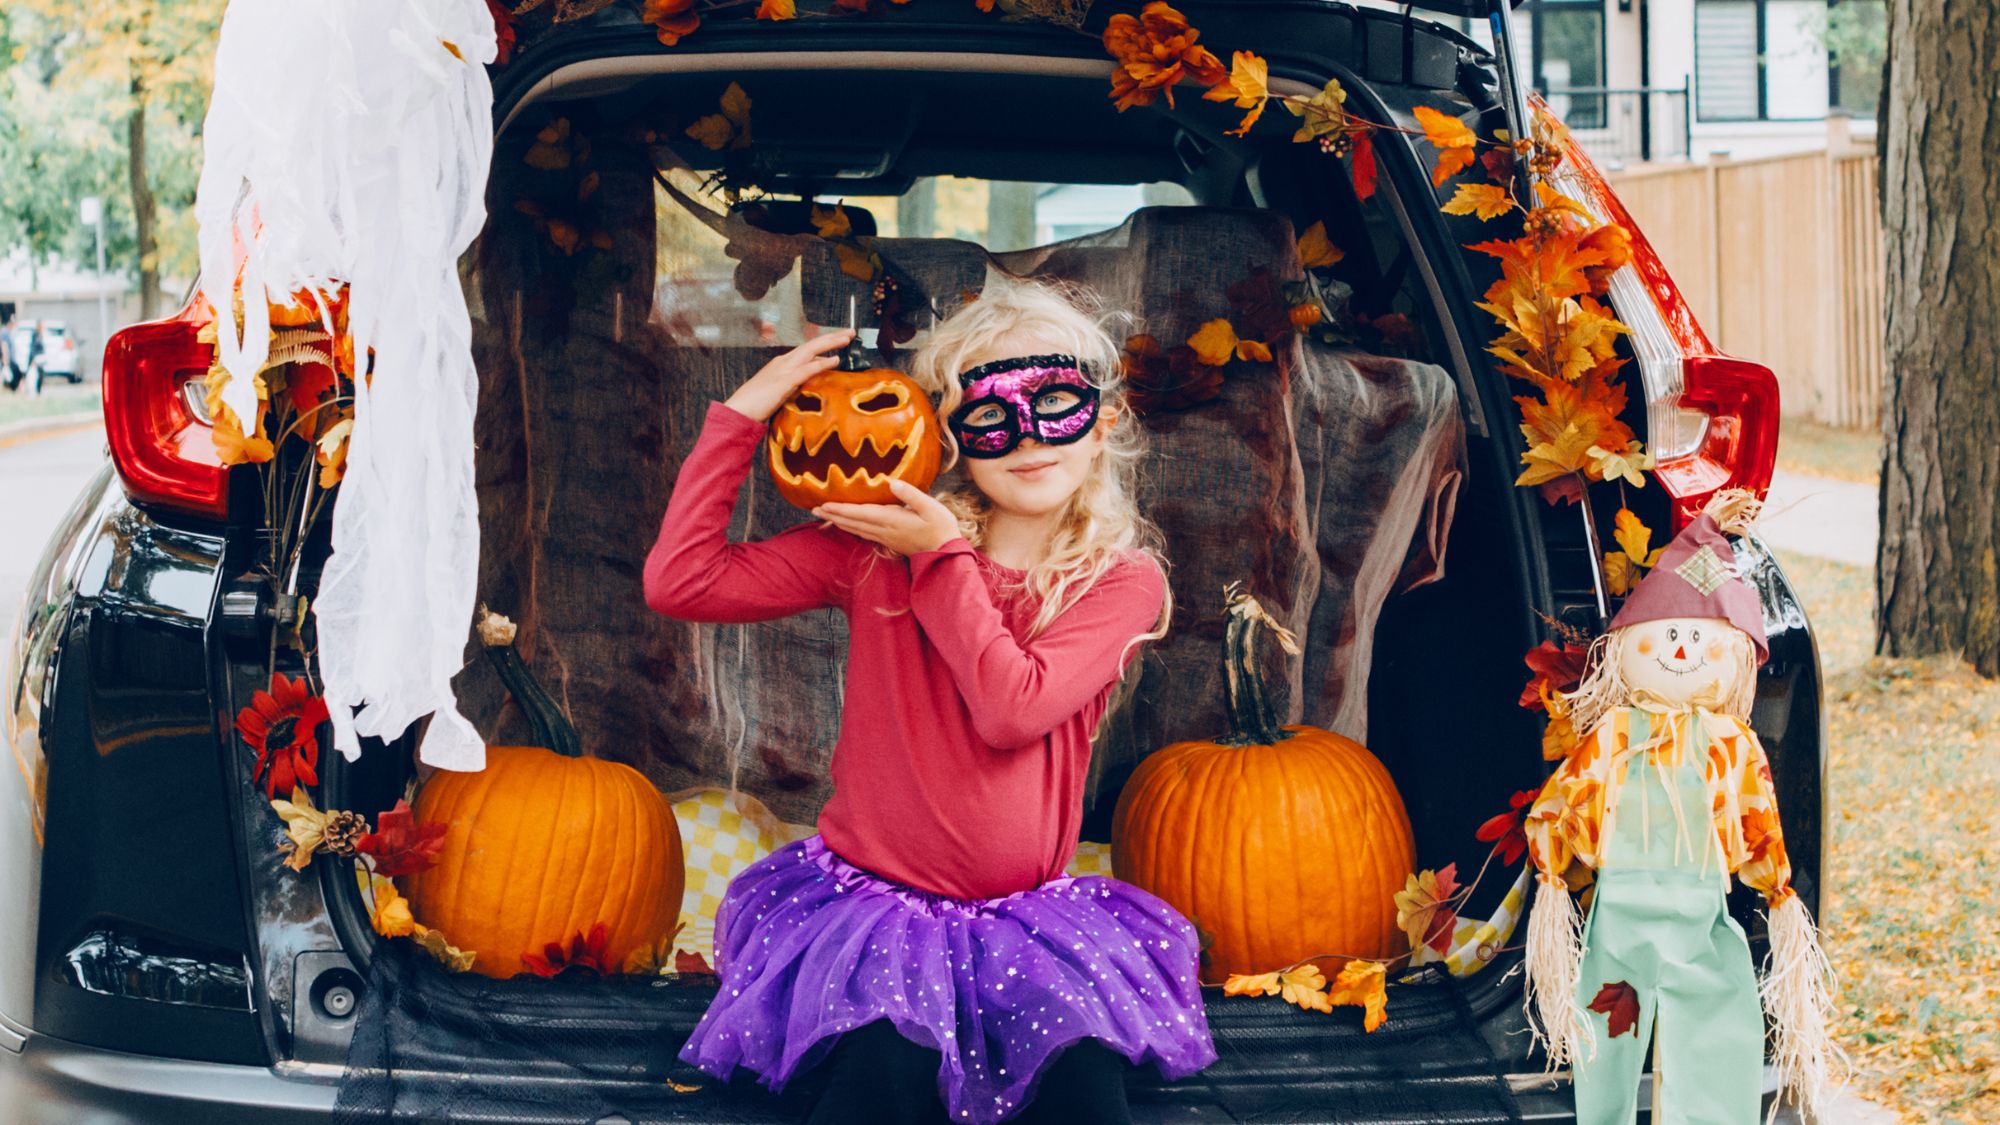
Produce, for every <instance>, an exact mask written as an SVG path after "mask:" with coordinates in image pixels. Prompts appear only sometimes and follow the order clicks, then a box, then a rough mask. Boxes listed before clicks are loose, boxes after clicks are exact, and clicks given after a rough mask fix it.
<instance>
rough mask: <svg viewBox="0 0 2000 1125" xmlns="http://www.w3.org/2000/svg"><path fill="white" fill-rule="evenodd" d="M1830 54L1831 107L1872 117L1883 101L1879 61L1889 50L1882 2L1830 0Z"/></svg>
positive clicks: (1828, 18) (1828, 44)
mask: <svg viewBox="0 0 2000 1125" xmlns="http://www.w3.org/2000/svg"><path fill="white" fill-rule="evenodd" d="M1826 46H1827V51H1828V53H1829V54H1831V55H1832V65H1833V104H1834V105H1836V106H1838V107H1840V108H1841V109H1844V110H1846V111H1847V112H1848V113H1850V114H1852V115H1854V116H1856V117H1874V116H1875V107H1876V104H1877V103H1878V102H1880V101H1881V100H1882V62H1883V60H1884V58H1886V57H1887V54H1888V50H1889V16H1888V12H1887V10H1886V5H1885V4H1884V2H1883V0H1833V7H1832V8H1831V9H1830V10H1829V11H1828V12H1827V17H1826Z"/></svg>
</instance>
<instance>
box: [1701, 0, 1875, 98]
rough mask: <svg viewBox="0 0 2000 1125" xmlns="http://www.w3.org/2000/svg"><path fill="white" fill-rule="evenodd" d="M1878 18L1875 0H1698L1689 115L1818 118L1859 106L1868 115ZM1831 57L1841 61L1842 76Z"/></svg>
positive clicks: (1872, 89)
mask: <svg viewBox="0 0 2000 1125" xmlns="http://www.w3.org/2000/svg"><path fill="white" fill-rule="evenodd" d="M1863 9H1872V11H1864V10H1863ZM1882 19H1883V16H1882V2H1881V0H1698V2H1697V3H1696V4H1695V19H1694V69H1695V75H1694V83H1695V112H1696V115H1697V116H1698V117H1699V118H1700V119H1701V120H1702V121H1804V120H1812V119H1816V118H1821V117H1825V116H1826V113H1827V110H1828V108H1829V107H1831V106H1833V105H1840V106H1842V107H1843V108H1846V109H1848V110H1849V112H1856V109H1855V107H1856V105H1857V104H1861V103H1865V104H1866V111H1867V112H1872V111H1873V108H1874V100H1875V97H1876V95H1877V94H1878V93H1879V90H1878V87H1879V86H1880V84H1881V66H1882V61H1881V54H1880V51H1881V43H1882V34H1881V28H1882ZM1871 44H1872V45H1873V46H1874V52H1875V53H1874V55H1873V58H1872V60H1871V59H1870V58H1869V57H1868V48H1869V46H1870V45H1871ZM1835 59H1847V60H1848V65H1847V66H1846V67H1845V68H1844V70H1845V71H1846V73H1845V74H1844V75H1843V74H1842V73H1841V72H1840V71H1839V70H1836V68H1835V67H1834V66H1833V61H1834V60H1835ZM1871 61H1872V65H1870V63H1871Z"/></svg>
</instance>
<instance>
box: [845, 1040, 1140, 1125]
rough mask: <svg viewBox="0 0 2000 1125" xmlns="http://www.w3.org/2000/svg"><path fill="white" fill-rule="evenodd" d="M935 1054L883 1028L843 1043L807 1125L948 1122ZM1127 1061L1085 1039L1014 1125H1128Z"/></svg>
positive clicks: (1051, 1070)
mask: <svg viewBox="0 0 2000 1125" xmlns="http://www.w3.org/2000/svg"><path fill="white" fill-rule="evenodd" d="M941 1062H942V1060H941V1059H940V1057H939V1055H938V1053H937V1052H936V1051H933V1050H931V1049H930V1048H928V1047H920V1046H918V1045H917V1044H915V1043H912V1042H910V1041H909V1040H908V1039H905V1038H903V1037H902V1036H901V1035H898V1034H897V1033H896V1029H895V1028H894V1027H892V1026H891V1025H890V1024H889V1023H888V1022H887V1021H886V1020H885V1021H878V1022H876V1023H871V1024H868V1025H867V1026H865V1027H859V1028H856V1029H855V1030H853V1031H850V1032H848V1033H847V1034H845V1035H843V1036H841V1037H840V1039H839V1041H838V1042H836V1043H835V1044H834V1045H833V1050H832V1051H831V1052H829V1053H828V1054H827V1057H826V1061H825V1062H823V1063H821V1064H820V1065H821V1067H822V1068H823V1069H824V1070H825V1072H826V1078H827V1082H826V1092H825V1093H823V1094H821V1095H820V1099H819V1102H818V1103H817V1104H815V1105H814V1106H813V1109H812V1112H811V1113H809V1114H807V1115H806V1125H849V1123H855V1122H865V1123H868V1125H932V1123H933V1122H941V1121H944V1120H945V1113H944V1105H943V1103H941V1102H940V1101H939V1100H938V1095H937V1078H938V1067H939V1065H940V1064H941ZM1125 1068H1126V1063H1125V1059H1124V1057H1123V1056H1121V1055H1119V1054H1118V1053H1117V1052H1115V1051H1113V1050H1111V1049H1110V1048H1109V1047H1106V1046H1105V1045H1104V1044H1102V1043H1099V1042H1098V1041H1097V1040H1095V1039H1085V1040H1083V1041H1082V1042H1080V1043H1078V1044H1077V1045H1075V1046H1074V1047H1071V1048H1070V1049H1069V1050H1067V1051H1064V1052H1063V1053H1062V1054H1060V1055H1057V1056H1056V1058H1055V1061H1054V1062H1051V1063H1050V1064H1049V1067H1048V1069H1047V1070H1045V1071H1043V1072H1042V1080H1041V1082H1040V1084H1039V1085H1038V1086H1037V1087H1036V1090H1035V1100H1034V1101H1033V1102H1031V1103H1029V1105H1028V1107H1027V1108H1026V1109H1024V1110H1022V1111H1021V1112H1020V1113H1019V1114H1018V1115H1016V1116H1015V1117H1012V1118H1010V1119H1009V1120H1010V1121H1012V1122H1021V1123H1023V1125H1130V1122H1131V1120H1132V1111H1131V1110H1130V1108H1128V1107H1127V1106H1126V1104H1125Z"/></svg>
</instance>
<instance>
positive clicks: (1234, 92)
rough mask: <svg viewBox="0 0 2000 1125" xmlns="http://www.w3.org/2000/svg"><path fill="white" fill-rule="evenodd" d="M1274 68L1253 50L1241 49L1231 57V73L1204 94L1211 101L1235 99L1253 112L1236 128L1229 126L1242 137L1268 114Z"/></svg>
mask: <svg viewBox="0 0 2000 1125" xmlns="http://www.w3.org/2000/svg"><path fill="white" fill-rule="evenodd" d="M1270 96H1271V89H1270V68H1269V65H1268V64H1266V63H1265V62H1264V60H1263V59H1261V58H1259V57H1257V56H1256V55H1254V54H1252V53H1250V52H1249V51H1238V52H1236V53H1235V54H1234V55H1232V56H1231V57H1230V60H1229V77H1228V78H1226V79H1224V80H1222V81H1221V82H1218V83H1216V84H1215V86H1214V87H1213V88H1211V89H1210V90H1209V91H1208V93H1206V94H1203V95H1202V98H1203V99H1204V100H1206V101H1211V102H1233V103H1234V104H1235V106H1236V108H1238V109H1247V110H1249V111H1250V112H1249V113H1246V114H1244V115H1243V120H1242V121H1241V122H1240V123H1238V124H1237V126H1236V128H1234V129H1230V130H1228V135H1229V136H1232V137H1241V136H1244V135H1246V134H1248V133H1249V132H1250V126H1252V125H1255V124H1256V123H1257V119H1258V118H1259V117H1262V116H1263V115H1264V106H1265V104H1266V103H1267V101H1268V100H1269V99H1270Z"/></svg>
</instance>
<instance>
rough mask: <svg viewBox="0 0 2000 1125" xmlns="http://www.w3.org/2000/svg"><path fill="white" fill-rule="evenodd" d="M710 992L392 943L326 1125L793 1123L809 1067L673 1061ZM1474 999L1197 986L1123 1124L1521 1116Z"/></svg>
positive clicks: (1419, 992) (1416, 981) (375, 975)
mask: <svg viewBox="0 0 2000 1125" xmlns="http://www.w3.org/2000/svg"><path fill="white" fill-rule="evenodd" d="M1488 971H1489V972H1496V973H1497V972H1503V971H1505V965H1504V964H1499V965H1495V966H1492V967H1491V968H1489V969H1488ZM713 994H714V988H713V985H712V984H710V983H706V978H700V982H698V983H688V982H683V981H677V980H671V979H667V978H661V979H659V980H657V981H648V980H643V979H637V978H613V979H596V978H591V977H581V978H571V977H562V978H558V979H556V980H553V981H549V980H541V979H539V978H516V979H514V980H510V981H495V980H488V979H486V978H484V977H475V976H470V975H451V974H447V973H444V972H443V971H441V970H439V969H438V968H437V967H436V966H435V965H434V964H433V963H431V962H430V960H429V959H428V958H427V957H425V956H424V955H423V954H422V953H420V952H417V951H415V950H414V949H411V948H409V947H408V946H407V945H406V944H405V943H391V944H389V945H387V946H385V947H383V948H382V950H381V951H380V952H379V953H378V955H377V956H376V958H375V960H374V963H373V965H372V967H371V969H370V972H369V977H368V989H367V993H366V995H365V997H364V999H363V1001H362V1006H361V1009H360V1011H359V1013H357V1015H356V1032H355V1037H354V1045H353V1048H352V1051H351V1054H350V1055H349V1057H348V1069H347V1075H346V1078H345V1080H344V1081H343V1082H342V1084H341V1089H340V1101H339V1107H338V1112H337V1115H336V1117H337V1120H338V1121H340V1122H342V1123H347V1125H361V1123H364V1122H376V1121H427V1122H482V1123H483V1122H509V1123H519V1125H571V1123H574V1125H589V1123H593V1122H598V1121H602V1120H604V1119H606V1118H611V1119H612V1120H618V1119H620V1118H622V1119H624V1120H627V1121H631V1122H633V1123H634V1125H643V1123H646V1122H670V1121H687V1122H705V1123H713V1125H736V1123H743V1125H750V1123H767V1122H790V1121H797V1120H799V1119H800V1118H801V1117H802V1116H803V1115H804V1112H805V1110H806V1109H807V1107H809V1106H810V1105H811V1102H812V1098H813V1096H814V1094H815V1092H816V1091H817V1089H818V1076H817V1075H816V1074H814V1073H813V1072H811V1071H807V1072H806V1073H805V1074H804V1075H802V1076H801V1077H800V1078H799V1079H798V1080H797V1081H795V1082H794V1083H792V1085H791V1086H790V1087H788V1088H787V1089H786V1091H785V1093H784V1095H783V1096H782V1097H776V1096H772V1095H770V1094H768V1093H766V1092H764V1091H763V1090H762V1089H761V1088H760V1087H758V1086H756V1085H755V1084H754V1082H750V1081H747V1080H742V1079H740V1078H739V1080H738V1081H736V1082H733V1083H726V1084H725V1083H719V1082H717V1081H715V1080H714V1079H711V1078H709V1077H708V1076H707V1075H705V1074H702V1073H700V1072H699V1071H696V1070H694V1069H692V1068H691V1067H689V1066H687V1065H686V1064H684V1063H682V1062H680V1061H679V1060H678V1059H677V1058H676V1057H675V1055H676V1052H678V1051H679V1049H680V1046H681V1044H682V1042H684V1041H685V1040H686V1038H687V1035H688V1033H689V1031H691V1030H692V1029H693V1027H694V1024H695V1021H696V1020H697V1019H699V1018H700V1016H701V1013H702V1010H703V1009H704V1008H705V1007H706V1006H707V1004H708V1000H709V997H711V996H712V995H713ZM1474 994H1483V995H1484V996H1485V998H1486V999H1487V1000H1488V1001H1490V1000H1491V999H1492V998H1493V990H1492V989H1491V988H1490V987H1486V988H1479V987H1476V986H1467V985H1461V984H1459V983H1457V982H1453V981H1450V980H1448V979H1446V978H1444V977H1442V976H1440V975H1436V974H1424V975H1421V976H1418V977H1416V978H1413V979H1412V980H1411V981H1410V982H1408V983H1404V984H1399V985H1397V986H1396V989H1395V1000H1394V1003H1393V1004H1392V1005H1391V1006H1390V1009H1389V1018H1388V1021H1387V1022H1386V1023H1384V1024H1383V1025H1382V1026H1381V1027H1380V1028H1378V1029H1377V1030H1376V1031H1374V1032H1372V1033H1365V1034H1364V1033H1363V1031H1362V1030H1361V1027H1360V1010H1359V1009H1356V1008H1343V1009H1337V1010H1336V1011H1335V1012H1334V1013H1333V1014H1332V1015H1330V1016H1328V1015H1322V1014H1319V1013H1314V1012H1305V1011H1300V1010H1299V1009H1297V1008H1293V1007H1291V1006H1289V1005H1285V1004H1280V1003H1276V1002H1274V1001H1272V1000H1269V999H1265V998H1255V999H1252V998H1230V997H1223V996H1221V995H1220V994H1219V993H1211V994H1210V1000H1209V1006H1208V1014H1209V1025H1210V1028H1211V1029H1212V1031H1213V1032H1214V1035H1215V1046H1216V1051H1217V1053H1218V1055H1219V1056H1220V1057H1219V1059H1218V1060H1217V1061H1216V1063H1215V1064H1214V1065H1213V1066H1211V1067H1209V1068H1208V1069H1207V1070H1206V1071H1203V1072H1202V1073H1201V1074H1199V1075H1196V1076H1195V1077H1193V1078H1189V1079H1186V1080H1183V1081H1181V1082H1177V1083H1173V1084H1171V1085H1163V1084H1161V1083H1160V1082H1159V1080H1158V1078H1157V1077H1156V1076H1155V1075H1154V1074H1153V1073H1152V1072H1151V1071H1150V1070H1136V1071H1133V1072H1131V1074H1130V1077H1129V1079H1128V1086H1129V1089H1130V1092H1131V1097H1132V1105H1133V1116H1134V1118H1135V1120H1137V1121H1141V1122H1157V1121H1217V1120H1220V1121H1257V1122H1292V1123H1307V1122H1339V1121H1397V1120H1423V1121H1426V1122H1436V1123H1439V1125H1449V1123H1454V1122H1489V1121H1510V1120H1518V1119H1519V1118H1518V1114H1517V1112H1516V1110H1515V1109H1514V1103H1513V1099H1512V1098H1511V1097H1510V1096H1509V1095H1508V1091H1507V1086H1506V1083H1505V1080H1504V1078H1503V1076H1502V1070H1501V1068H1500V1067H1499V1065H1498V1063H1497V1062H1496V1060H1495V1059H1494V1058H1493V1056H1492V1053H1491V1051H1490V1050H1489V1049H1488V1047H1487V1045H1486V1043H1485V1041H1484V1040H1483V1039H1482V1038H1481V1037H1480V1035H1479V1033H1478V1031H1477V1029H1476V1025H1477V1023H1478V1020H1477V1018H1476V1016H1477V1013H1475V1012H1474V1011H1473V1010H1472V1008H1471V1007H1469V1006H1468V1003H1467V997H1468V995H1474ZM1217 1114H1220V1115H1222V1116H1220V1117H1218V1116H1216V1115H1217Z"/></svg>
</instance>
